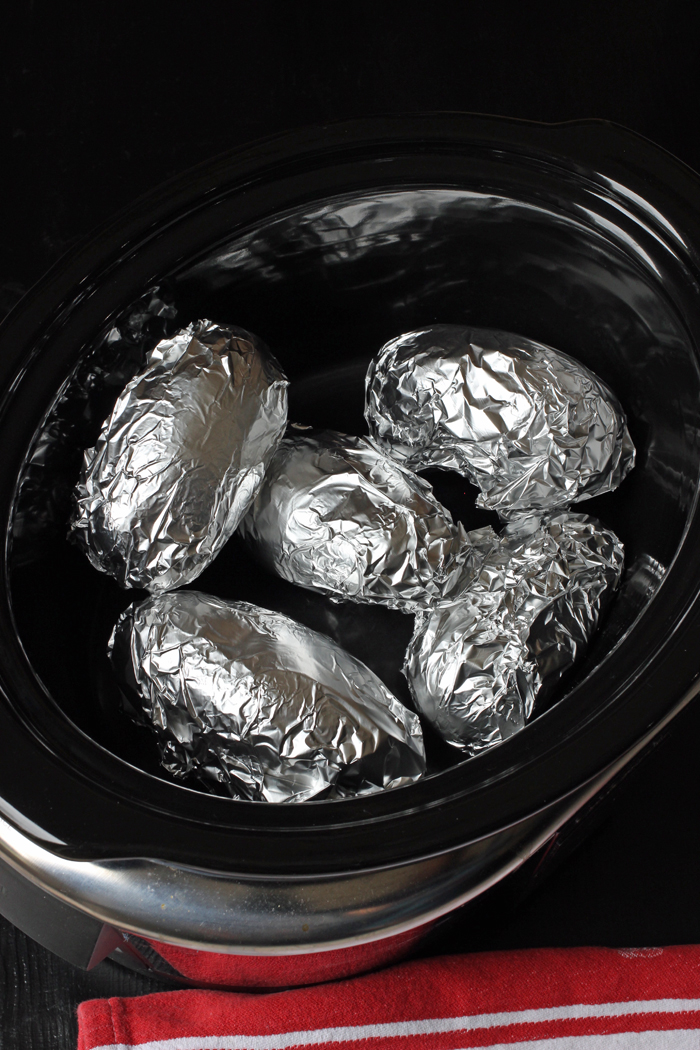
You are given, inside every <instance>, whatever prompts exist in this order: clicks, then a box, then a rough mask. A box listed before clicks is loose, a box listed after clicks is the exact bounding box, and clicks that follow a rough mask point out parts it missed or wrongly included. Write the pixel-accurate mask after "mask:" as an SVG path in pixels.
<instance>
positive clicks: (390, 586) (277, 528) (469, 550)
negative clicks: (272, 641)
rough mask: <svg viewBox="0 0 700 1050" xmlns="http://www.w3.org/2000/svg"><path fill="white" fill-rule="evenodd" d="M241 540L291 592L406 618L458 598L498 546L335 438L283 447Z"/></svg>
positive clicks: (365, 446)
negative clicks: (381, 608) (298, 589)
mask: <svg viewBox="0 0 700 1050" xmlns="http://www.w3.org/2000/svg"><path fill="white" fill-rule="evenodd" d="M241 533H242V535H243V536H244V537H245V538H246V539H247V540H248V542H249V544H250V546H251V547H252V549H253V550H254V551H255V553H256V554H257V556H258V557H259V558H260V559H261V560H262V562H263V563H264V564H265V565H267V566H268V567H269V568H270V569H272V570H273V571H274V572H276V573H278V575H280V576H282V577H283V578H284V579H286V580H289V581H290V582H291V583H296V584H299V585H300V586H302V587H307V588H309V589H311V590H317V591H321V592H323V593H325V594H328V595H330V596H331V597H333V598H337V599H346V600H350V601H355V602H370V603H375V602H376V603H378V604H381V605H385V606H388V607H389V608H392V609H400V610H402V611H404V612H410V611H414V610H415V609H421V608H426V607H428V606H430V605H431V604H433V603H434V602H435V601H437V600H441V599H443V598H445V597H446V596H448V595H454V594H457V593H459V592H460V590H462V589H463V588H464V587H465V586H466V585H467V584H468V583H469V581H470V580H471V579H472V577H473V576H474V574H475V572H476V571H478V567H479V565H480V563H481V559H482V557H483V552H484V549H488V548H489V547H490V545H491V544H492V543H493V542H495V533H493V531H492V530H491V529H490V528H487V529H482V530H478V531H476V532H474V533H470V534H467V533H466V532H465V531H464V528H463V527H462V525H461V524H460V523H455V522H454V521H453V520H452V516H451V514H450V512H449V511H448V510H447V509H446V508H445V507H443V506H442V505H441V504H440V503H439V502H438V501H437V499H436V498H435V496H434V495H433V491H432V488H431V487H430V485H429V484H428V483H427V482H426V481H424V480H423V479H421V478H419V477H418V476H417V475H416V474H413V473H412V472H411V471H410V470H408V469H406V468H405V467H403V466H402V465H401V464H398V463H396V462H394V461H393V460H392V459H390V458H389V457H388V456H386V455H385V454H384V453H383V452H382V451H381V450H380V449H378V448H376V447H375V446H374V445H373V444H372V442H370V441H368V440H367V438H362V437H351V436H349V435H347V434H339V433H336V432H334V431H325V432H322V433H320V434H315V435H308V436H307V435H304V436H295V437H290V438H285V439H284V441H283V442H282V443H281V445H280V447H279V449H278V451H277V452H276V453H275V455H274V457H273V459H272V461H271V463H270V466H269V469H268V471H267V474H266V476H265V481H264V483H263V485H262V486H261V488H260V492H259V493H258V495H257V497H256V499H255V501H254V503H253V505H252V507H251V509H250V511H249V513H248V514H247V515H246V517H245V518H244V520H243V522H242V524H241Z"/></svg>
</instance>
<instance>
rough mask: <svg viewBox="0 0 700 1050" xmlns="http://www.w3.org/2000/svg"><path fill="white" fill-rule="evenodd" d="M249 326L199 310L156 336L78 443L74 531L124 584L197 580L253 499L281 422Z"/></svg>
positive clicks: (283, 404)
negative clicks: (193, 319) (92, 432)
mask: <svg viewBox="0 0 700 1050" xmlns="http://www.w3.org/2000/svg"><path fill="white" fill-rule="evenodd" d="M287 386H288V383H287V380H286V379H285V377H284V375H283V373H282V371H281V370H280V368H279V366H278V364H277V362H276V361H275V360H274V358H273V357H272V356H271V354H270V353H269V351H268V350H267V348H266V347H265V345H264V343H262V341H261V340H260V339H258V338H257V336H255V335H252V334H251V333H250V332H246V331H245V330H244V329H242V328H235V327H232V326H225V325H217V324H214V323H213V322H211V321H207V320H203V321H198V322H197V323H196V324H191V325H189V326H188V327H187V328H184V329H183V330H182V331H180V332H178V333H177V334H176V335H174V336H173V337H172V338H169V339H163V340H161V342H159V343H158V344H157V345H156V346H155V347H154V349H153V350H151V352H150V354H149V355H148V360H147V365H146V368H145V369H143V370H142V371H141V372H140V373H139V374H138V375H136V376H135V377H134V378H133V379H132V380H130V382H129V383H127V385H126V387H125V388H124V390H123V391H122V393H121V394H120V395H119V397H118V399H117V402H116V404H115V406H114V409H113V411H112V413H111V414H110V416H109V417H108V418H107V419H106V420H105V421H104V423H103V425H102V428H101V431H100V434H99V436H98V438H97V442H96V444H95V446H94V448H89V449H87V450H86V452H85V454H84V460H83V467H82V472H81V476H80V480H79V482H78V485H77V487H76V492H75V510H74V514H73V518H72V522H71V536H72V539H73V540H74V541H75V542H76V543H77V544H78V546H80V547H81V548H82V549H83V551H84V552H85V554H86V555H87V557H88V558H89V559H90V561H91V563H92V564H93V565H94V566H95V568H96V569H99V570H100V571H102V572H106V573H109V574H110V575H112V576H114V577H115V579H116V580H117V581H118V583H119V584H120V585H121V586H122V587H125V588H129V587H143V588H146V589H147V590H149V591H151V592H152V593H154V594H157V593H159V592H162V591H167V590H169V589H171V588H173V587H179V586H182V585H183V584H185V583H188V582H190V581H191V580H194V579H195V578H196V577H197V576H198V575H199V574H200V573H201V572H202V570H203V569H204V568H205V567H206V566H207V565H208V564H209V563H210V562H211V561H212V560H213V559H214V558H215V557H216V555H217V553H218V552H219V550H220V549H221V548H222V546H223V545H224V543H226V541H227V540H228V539H229V538H230V537H231V535H232V534H233V532H234V531H235V529H236V528H237V526H238V523H239V521H240V520H241V518H242V516H243V515H244V514H245V512H246V511H247V509H248V507H249V506H250V504H251V502H252V500H253V498H254V496H255V493H256V492H257V490H258V488H259V487H260V484H261V482H262V479H263V475H264V473H265V468H266V466H267V463H268V462H269V460H270V458H271V456H272V454H273V452H274V451H275V448H276V447H277V445H278V443H279V441H280V439H281V437H282V434H283V432H284V429H285V426H286V422H287Z"/></svg>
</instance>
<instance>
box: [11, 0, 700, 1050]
mask: <svg viewBox="0 0 700 1050" xmlns="http://www.w3.org/2000/svg"><path fill="white" fill-rule="evenodd" d="M9 8H10V5H7V7H6V9H5V15H4V16H2V17H3V18H4V19H5V22H4V26H3V27H2V37H1V41H2V51H1V56H2V57H1V61H0V78H1V83H2V89H1V90H2V103H1V112H0V151H1V158H2V167H1V169H0V170H1V171H2V173H3V174H2V192H1V194H0V314H1V313H4V312H5V311H6V310H8V309H9V308H10V307H11V306H12V305H13V303H14V302H15V301H16V300H17V299H18V298H19V297H20V295H21V294H22V293H23V291H25V290H26V289H27V288H28V287H30V286H31V284H32V283H33V282H34V281H36V280H37V279H38V278H39V277H40V276H41V275H42V273H43V271H44V270H45V269H46V268H47V267H48V266H49V265H50V264H52V263H53V262H54V261H55V260H57V259H58V258H59V257H60V255H61V254H62V253H63V252H64V251H65V250H66V249H67V248H69V247H70V246H71V245H73V244H74V243H75V242H77V241H78V240H80V239H81V238H82V237H83V236H85V235H86V234H87V233H89V232H90V230H91V229H92V228H93V227H94V226H96V225H98V224H99V223H101V222H102V221H104V220H106V219H108V218H109V217H110V216H111V215H112V214H113V213H114V212H115V211H117V210H118V209H119V208H120V207H121V206H123V205H125V204H127V203H129V202H130V201H132V200H133V199H134V198H135V197H137V196H138V195H139V194H141V193H143V192H145V191H147V190H149V189H150V188H151V187H153V186H154V185H156V184H157V183H158V182H160V181H162V180H163V179H165V178H167V177H168V176H170V175H173V174H175V173H177V172H179V171H180V170H182V169H184V168H186V167H188V166H190V165H191V164H194V163H197V162H199V161H202V160H205V159H206V158H207V157H210V156H214V155H215V154H217V153H219V152H221V151H223V150H225V149H229V148H231V147H234V146H236V145H238V144H241V143H244V142H246V141H249V140H251V139H255V138H259V137H261V136H265V135H269V134H272V133H274V132H277V131H283V130H287V129H290V128H294V127H297V126H300V125H303V124H311V123H325V122H328V121H331V120H341V119H344V118H350V117H358V116H365V115H370V114H377V113H399V112H411V111H423V112H425V111H430V110H439V109H442V110H445V109H449V110H468V111H472V112H480V113H497V114H503V115H506V116H512V117H520V118H523V119H529V120H540V121H552V122H555V121H565V120H575V119H580V118H588V117H599V118H605V119H609V120H613V121H617V122H618V123H621V124H625V125H627V126H628V127H630V128H632V129H633V130H635V131H637V132H639V133H641V134H642V135H646V136H647V137H649V138H651V139H653V140H654V141H656V142H657V143H658V144H660V145H661V146H664V147H665V148H666V149H668V150H670V151H671V152H673V153H675V154H676V155H677V156H678V157H679V158H681V160H683V161H685V162H686V163H687V164H689V165H691V166H692V167H695V168H696V169H698V170H700V48H699V47H698V41H699V40H700V5H698V4H697V3H685V2H679V0H667V2H662V0H634V2H618V3H612V4H610V3H607V4H604V3H596V2H587V3H582V4H571V3H569V4H563V3H560V4H554V3H534V2H527V3H519V4H515V3H513V4H510V3H501V2H493V0H492V2H490V3H486V2H479V3H476V2H471V0H463V2H461V3H457V2H455V3H445V2H433V3H430V4H421V5H414V4H411V3H409V2H391V0H388V2H382V0H374V2H372V3H368V2H365V0H360V2H354V3H348V2H347V0H346V2H343V0H336V3H335V4H331V3H328V2H325V3H317V2H304V0H281V2H279V3H271V2H267V0H249V2H245V3H239V2H230V3H225V4H217V3H204V2H199V3H194V2H190V3H185V4H180V3H176V2H171V3H142V4H139V5H136V4H129V3H115V4H107V3H104V4H100V3H92V4H89V3H84V4H70V3H53V4H51V5H48V4H47V5H43V4H39V3H32V2H27V0H22V2H15V3H14V4H13V5H12V7H11V10H10V9H9ZM0 454H1V450H0ZM650 513H651V509H650ZM698 662H699V664H700V647H699V661H698ZM0 746H1V745H0ZM699 750H700V704H696V705H695V706H693V707H691V708H690V709H689V710H688V711H687V712H686V713H685V714H683V715H682V716H681V717H680V718H679V719H678V720H677V724H676V727H675V728H674V730H673V732H672V734H671V736H670V737H669V739H668V740H667V741H665V742H664V743H663V744H662V745H661V746H660V747H659V748H658V749H657V751H656V752H655V753H654V754H653V755H652V756H651V758H649V759H648V760H647V761H646V763H645V764H644V765H643V767H642V768H641V769H640V770H639V771H638V772H637V773H635V774H634V775H633V777H632V778H631V782H630V783H629V784H628V785H627V788H626V791H625V793H624V794H623V795H622V796H621V797H620V798H619V799H618V802H617V805H616V807H615V809H614V810H613V811H612V814H611V815H610V816H609V817H608V819H607V821H606V822H605V823H604V824H603V825H602V826H601V827H600V828H599V830H598V831H597V832H595V833H594V834H593V836H592V837H591V838H590V839H589V840H588V841H587V842H586V843H585V845H583V846H582V847H581V848H580V849H579V850H578V852H577V853H576V854H575V855H574V856H573V857H572V858H571V859H569V860H568V861H567V862H566V863H565V864H564V865H563V866H562V867H560V868H559V870H558V871H556V872H555V873H554V874H553V875H552V876H551V878H550V879H549V880H548V881H547V882H546V884H545V885H544V886H543V887H542V888H541V889H539V890H538V891H537V892H536V893H535V894H534V895H533V896H532V897H531V898H530V899H529V901H528V902H527V903H526V904H525V905H524V906H522V907H520V908H519V909H518V910H517V911H516V912H515V914H508V913H507V911H504V913H503V914H502V915H501V916H500V917H496V918H495V919H494V920H493V921H492V922H490V923H489V924H488V925H487V926H486V927H484V926H481V927H475V926H474V925H473V922H472V920H471V919H470V920H467V919H464V920H463V921H461V922H459V923H458V924H457V925H456V926H455V927H454V929H453V930H452V932H450V933H445V935H444V938H443V940H442V941H441V942H440V944H439V945H438V950H445V951H459V950H470V949H475V948H480V949H485V948H510V947H537V946H544V945H577V944H603V945H611V946H648V945H659V944H679V943H695V942H700V892H699V891H700V761H699V760H698V752H699ZM0 760H1V759H0ZM156 987H157V986H156V985H155V984H153V983H152V982H150V981H148V980H147V979H145V978H144V979H141V978H137V977H135V976H131V975H128V974H126V973H122V972H121V971H119V970H118V969H117V968H116V967H114V966H112V965H111V964H109V963H105V964H102V965H101V966H100V967H98V968H97V970H96V971H93V973H91V974H81V973H79V972H77V971H73V970H72V969H71V968H70V967H69V966H67V965H65V964H63V963H61V962H60V961H59V960H57V959H56V958H55V957H54V956H52V955H50V953H48V952H46V951H44V950H43V949H40V948H38V947H36V946H34V945H33V944H31V942H29V941H28V940H27V938H25V937H24V936H23V935H21V934H19V933H18V932H17V931H14V930H13V929H12V927H10V926H9V924H7V923H5V922H4V920H3V921H2V925H0V1016H1V1017H2V1021H0V1050H6V1048H13V1050H14V1048H15V1047H18V1048H22V1050H24V1048H30V1050H41V1048H44V1047H49V1046H50V1047H52V1048H53V1050H56V1048H59V1050H63V1048H66V1050H68V1048H71V1050H72V1048H73V1047H74V1046H75V1040H76V1025H75V1020H74V1009H75V1004H76V1003H77V1002H79V1001H80V1000H81V999H85V998H89V997H92V996H103V995H119V994H131V995H133V994H138V993H139V992H142V991H150V990H154V989H155V988H156Z"/></svg>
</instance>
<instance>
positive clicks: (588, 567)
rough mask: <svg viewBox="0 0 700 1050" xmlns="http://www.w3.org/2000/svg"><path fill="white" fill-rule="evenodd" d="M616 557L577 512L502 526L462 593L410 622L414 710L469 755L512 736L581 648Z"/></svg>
mask: <svg viewBox="0 0 700 1050" xmlns="http://www.w3.org/2000/svg"><path fill="white" fill-rule="evenodd" d="M623 560H624V554H623V548H622V544H621V543H620V541H619V540H618V539H617V537H616V536H615V534H614V533H613V532H611V531H610V530H609V529H606V528H604V527H603V526H602V525H600V524H599V523H598V522H597V521H596V520H595V519H594V518H590V517H588V516H586V515H584V514H573V513H570V512H569V513H562V514H557V515H555V516H549V517H542V516H540V515H537V514H535V515H530V516H526V517H523V518H521V519H520V520H518V521H516V522H513V523H512V524H511V525H509V526H507V527H506V528H505V529H504V531H503V533H502V535H501V543H500V544H499V545H498V546H496V547H494V548H493V549H492V550H491V552H490V553H489V554H488V555H487V556H486V558H485V559H484V563H483V565H482V568H481V572H480V574H479V576H478V579H476V580H475V581H474V583H473V584H472V585H471V587H470V588H469V590H468V591H467V592H466V594H465V595H463V597H462V598H461V599H460V600H459V601H457V602H454V603H450V604H446V605H444V606H443V607H440V608H436V609H435V610H432V611H430V612H428V613H424V614H422V615H419V616H417V617H416V627H415V633H414V635H413V638H412V639H411V642H410V643H409V646H408V650H407V652H406V661H405V664H404V674H405V675H406V678H407V679H408V683H409V686H410V690H411V693H412V695H413V697H414V699H415V701H416V704H417V706H418V708H419V710H420V711H421V712H422V713H423V714H424V715H425V716H426V717H427V718H428V719H429V721H430V722H431V723H432V724H433V725H434V726H435V728H436V729H437V731H438V732H439V733H440V734H441V736H443V737H444V738H445V740H447V741H448V743H450V744H453V745H455V746H456V747H460V748H462V749H463V750H464V751H465V752H467V753H468V754H470V755H474V754H476V753H478V752H480V751H484V750H485V749H486V748H489V747H493V745H494V744H500V743H501V742H502V741H503V740H506V739H507V738H508V737H510V736H512V735H513V734H514V733H517V732H519V731H520V730H521V729H522V728H523V726H524V725H525V723H526V722H527V720H528V719H529V718H530V717H531V715H532V713H533V708H534V704H535V699H536V697H537V696H538V694H539V693H540V691H541V690H543V689H544V690H545V691H546V692H547V693H549V692H551V690H552V688H553V687H554V686H555V685H556V683H557V682H558V680H559V678H560V677H561V675H562V674H563V673H564V671H566V670H567V669H568V668H570V667H571V666H572V665H573V664H574V662H575V661H576V660H577V659H578V658H579V656H580V655H581V653H582V652H583V651H584V650H585V648H586V645H587V643H588V641H589V640H590V638H591V636H592V634H593V632H594V631H595V629H596V626H597V624H598V620H599V617H600V614H601V611H602V609H603V608H604V606H605V605H606V603H607V602H608V601H609V599H610V598H611V596H612V594H613V592H614V590H615V588H616V587H617V585H618V582H619V579H620V574H621V572H622V566H623Z"/></svg>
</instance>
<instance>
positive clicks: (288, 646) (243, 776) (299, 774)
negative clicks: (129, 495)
mask: <svg viewBox="0 0 700 1050" xmlns="http://www.w3.org/2000/svg"><path fill="white" fill-rule="evenodd" d="M110 650H111V657H112V660H113V662H114V664H115V667H116V670H117V674H118V675H121V677H122V678H124V677H126V679H127V680H128V679H131V680H132V684H134V685H135V687H136V689H137V691H138V693H139V694H140V697H141V702H142V716H143V720H144V721H146V722H148V723H149V724H150V725H151V726H152V727H153V729H154V730H155V733H156V736H157V740H158V744H159V748H160V753H161V761H162V764H163V766H164V767H165V768H166V769H167V770H168V771H169V772H170V773H172V774H173V775H174V776H175V777H177V778H178V779H182V778H189V777H194V778H196V779H197V780H199V781H200V782H201V783H202V784H203V785H204V786H208V787H210V788H214V787H215V785H216V786H219V789H220V787H221V786H223V788H224V790H225V791H227V792H228V793H230V795H231V796H232V797H234V798H239V799H248V800H252V801H265V802H303V801H304V800H307V799H312V798H320V797H323V798H324V799H327V798H334V799H337V798H346V797H350V796H353V795H367V794H371V793H373V792H376V791H380V790H382V789H383V788H395V787H401V786H402V785H404V784H410V783H413V782H414V781H415V780H417V779H418V778H419V777H420V776H421V775H422V774H423V773H424V771H425V751H424V746H423V735H422V731H421V726H420V721H419V719H418V717H417V716H416V715H415V714H413V712H411V711H409V710H408V708H406V707H404V705H403V704H401V703H399V701H398V700H397V699H396V698H395V697H394V696H393V695H392V694H391V693H390V692H389V690H388V689H387V688H386V686H385V685H384V684H383V683H382V682H381V681H380V679H379V678H377V676H376V675H375V674H374V673H373V672H372V671H370V669H369V668H368V667H366V666H365V665H364V664H363V663H361V662H360V661H359V660H357V659H355V657H353V656H351V655H350V654H349V653H347V652H345V651H344V650H343V649H341V648H340V646H338V645H336V643H335V642H333V641H331V639H330V638H328V637H326V636H325V635H322V634H319V633H317V632H316V631H312V630H310V629H309V628H307V627H304V626H302V625H301V624H299V623H296V622H295V621H294V620H291V619H290V618H289V617H287V616H283V615H282V614H281V613H277V612H270V611H268V610H266V609H261V608H258V607H257V606H255V605H249V604H248V603H246V602H226V601H222V600H221V599H219V598H212V597H210V596H209V595H206V594H202V593H199V592H197V591H176V592H174V593H171V594H163V595H158V596H156V597H153V598H149V599H147V600H146V601H144V602H141V603H140V604H133V605H131V606H130V607H129V608H128V609H127V610H126V612H124V613H123V614H122V616H121V617H120V619H119V621H118V622H117V625H116V627H115V629H114V632H113V635H112V639H111V641H110Z"/></svg>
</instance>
